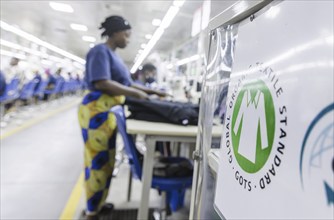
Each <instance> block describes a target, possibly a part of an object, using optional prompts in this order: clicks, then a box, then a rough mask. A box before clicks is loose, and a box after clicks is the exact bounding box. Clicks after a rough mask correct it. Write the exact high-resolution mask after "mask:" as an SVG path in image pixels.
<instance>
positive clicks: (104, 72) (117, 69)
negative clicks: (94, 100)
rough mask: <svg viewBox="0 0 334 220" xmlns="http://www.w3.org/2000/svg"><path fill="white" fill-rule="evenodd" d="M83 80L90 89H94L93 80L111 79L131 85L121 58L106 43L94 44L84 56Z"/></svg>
mask: <svg viewBox="0 0 334 220" xmlns="http://www.w3.org/2000/svg"><path fill="white" fill-rule="evenodd" d="M86 60H87V62H86V74H85V82H86V83H87V85H88V89H89V90H90V91H95V90H96V89H95V88H94V86H93V82H94V81H98V80H113V81H116V82H118V83H120V84H123V85H126V86H131V85H132V79H131V77H130V72H129V70H128V68H127V67H126V66H125V64H124V62H123V61H122V59H121V58H120V57H119V56H118V55H117V54H116V53H115V52H113V51H112V50H110V49H109V48H108V46H107V45H106V44H99V45H96V46H95V47H94V48H93V49H91V50H90V51H89V53H88V54H87V57H86Z"/></svg>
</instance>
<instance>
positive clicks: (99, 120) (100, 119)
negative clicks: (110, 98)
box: [89, 112, 108, 129]
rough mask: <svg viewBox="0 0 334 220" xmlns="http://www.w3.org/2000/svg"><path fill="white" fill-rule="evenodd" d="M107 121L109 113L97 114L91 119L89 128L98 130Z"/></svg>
mask: <svg viewBox="0 0 334 220" xmlns="http://www.w3.org/2000/svg"><path fill="white" fill-rule="evenodd" d="M107 119H108V112H102V113H99V114H96V115H95V116H94V117H93V118H91V119H90V121H89V128H90V129H97V128H98V127H100V126H101V125H102V124H103V123H104V122H105V121H106V120H107Z"/></svg>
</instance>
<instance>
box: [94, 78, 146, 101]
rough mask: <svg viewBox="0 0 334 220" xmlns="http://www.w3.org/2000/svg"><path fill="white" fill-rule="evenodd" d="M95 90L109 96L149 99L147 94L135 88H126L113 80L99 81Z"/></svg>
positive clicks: (95, 85) (95, 83)
mask: <svg viewBox="0 0 334 220" xmlns="http://www.w3.org/2000/svg"><path fill="white" fill-rule="evenodd" d="M93 85H94V88H95V89H97V90H100V91H102V92H104V93H106V94H108V95H125V96H132V97H135V98H139V99H148V95H147V93H145V91H143V90H141V89H136V88H135V87H128V86H124V85H122V84H120V83H118V82H116V81H112V80H98V81H95V82H94V83H93Z"/></svg>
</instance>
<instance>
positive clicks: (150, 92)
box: [131, 83, 170, 97]
mask: <svg viewBox="0 0 334 220" xmlns="http://www.w3.org/2000/svg"><path fill="white" fill-rule="evenodd" d="M131 87H132V88H135V89H139V90H141V91H143V92H145V93H147V94H150V95H152V94H156V95H158V96H160V97H166V96H170V95H169V94H167V93H165V92H162V91H158V90H153V89H150V88H147V87H146V86H142V85H140V84H137V83H132V85H131Z"/></svg>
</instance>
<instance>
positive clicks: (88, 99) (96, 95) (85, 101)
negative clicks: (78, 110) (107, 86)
mask: <svg viewBox="0 0 334 220" xmlns="http://www.w3.org/2000/svg"><path fill="white" fill-rule="evenodd" d="M101 95H102V93H101V92H97V91H95V92H90V93H88V94H87V95H86V96H85V97H84V99H83V100H82V104H83V105H87V104H88V103H90V102H92V101H95V100H98V99H99V98H100V97H101Z"/></svg>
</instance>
